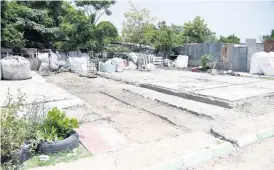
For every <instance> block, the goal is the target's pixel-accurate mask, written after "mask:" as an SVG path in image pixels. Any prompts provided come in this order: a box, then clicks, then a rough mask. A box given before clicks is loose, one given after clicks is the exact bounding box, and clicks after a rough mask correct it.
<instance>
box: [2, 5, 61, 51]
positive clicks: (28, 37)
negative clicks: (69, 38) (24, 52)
mask: <svg viewBox="0 0 274 170" xmlns="http://www.w3.org/2000/svg"><path fill="white" fill-rule="evenodd" d="M31 5H32V2H24V1H20V2H17V1H10V2H4V3H3V6H4V12H3V13H1V19H2V22H1V26H2V27H1V30H2V31H3V32H5V34H2V37H1V38H2V39H3V40H2V41H1V45H2V46H3V47H12V48H15V47H21V45H22V44H23V43H22V42H26V46H27V47H42V48H49V47H51V43H50V42H51V40H52V39H54V38H56V37H57V36H58V33H59V28H58V27H54V26H53V24H52V23H53V20H52V19H51V18H50V16H49V15H48V11H47V10H43V9H36V8H31V7H30V6H31ZM1 6H2V2H1ZM1 12H2V11H1ZM9 31H11V32H9ZM15 32H16V35H19V36H18V40H16V42H19V43H16V44H14V45H12V46H11V44H12V39H9V38H8V35H11V34H13V33H15ZM21 34H23V37H24V39H25V41H24V39H23V40H22V36H21ZM4 36H7V37H4Z"/></svg>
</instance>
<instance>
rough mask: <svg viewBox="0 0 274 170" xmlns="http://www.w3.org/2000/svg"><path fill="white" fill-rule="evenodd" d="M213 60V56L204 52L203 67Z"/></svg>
mask: <svg viewBox="0 0 274 170" xmlns="http://www.w3.org/2000/svg"><path fill="white" fill-rule="evenodd" d="M211 61H212V56H211V55H209V54H204V55H202V57H201V65H202V67H203V68H207V67H209V63H210V62H211Z"/></svg>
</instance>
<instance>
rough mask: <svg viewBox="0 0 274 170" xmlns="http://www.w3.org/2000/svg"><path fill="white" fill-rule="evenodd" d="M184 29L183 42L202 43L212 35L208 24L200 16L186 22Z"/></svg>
mask: <svg viewBox="0 0 274 170" xmlns="http://www.w3.org/2000/svg"><path fill="white" fill-rule="evenodd" d="M183 29H184V31H183V42H185V43H202V42H205V41H206V40H207V37H208V36H209V35H211V32H210V30H209V28H208V27H207V24H206V23H205V21H204V20H203V19H202V18H201V17H200V16H197V17H196V18H195V19H194V20H193V21H192V22H187V23H185V24H184V26H183Z"/></svg>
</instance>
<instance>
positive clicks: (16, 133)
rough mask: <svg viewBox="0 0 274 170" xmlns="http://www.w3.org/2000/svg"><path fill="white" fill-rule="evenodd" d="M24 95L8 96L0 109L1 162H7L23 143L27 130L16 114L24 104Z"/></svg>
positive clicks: (22, 120)
mask: <svg viewBox="0 0 274 170" xmlns="http://www.w3.org/2000/svg"><path fill="white" fill-rule="evenodd" d="M24 101H25V98H24V95H23V94H22V93H20V92H19V95H18V96H17V98H16V99H14V98H13V97H12V96H11V95H9V96H8V102H7V104H6V106H5V107H3V108H2V109H1V110H0V114H1V162H7V161H9V160H10V159H11V156H12V153H13V152H14V151H15V150H17V149H19V148H20V147H21V145H22V144H23V143H24V141H25V139H26V136H27V130H26V126H27V124H26V122H25V121H24V119H22V118H21V117H19V116H18V115H17V113H18V111H20V110H21V109H22V108H23V106H24V104H23V103H24Z"/></svg>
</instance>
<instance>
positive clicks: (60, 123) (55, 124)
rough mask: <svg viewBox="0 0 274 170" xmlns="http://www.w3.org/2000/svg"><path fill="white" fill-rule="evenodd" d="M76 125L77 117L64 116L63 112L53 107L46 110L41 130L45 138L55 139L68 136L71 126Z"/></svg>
mask: <svg viewBox="0 0 274 170" xmlns="http://www.w3.org/2000/svg"><path fill="white" fill-rule="evenodd" d="M78 127H79V124H78V121H77V119H75V118H71V119H70V118H68V117H66V114H65V112H62V111H61V110H59V109H57V108H56V107H55V108H53V109H51V110H50V111H49V112H48V114H47V117H46V118H45V121H44V124H43V125H42V126H41V131H42V132H43V137H44V139H45V140H47V141H56V140H61V139H64V138H66V137H68V136H69V135H70V134H71V133H72V132H73V128H78Z"/></svg>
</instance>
